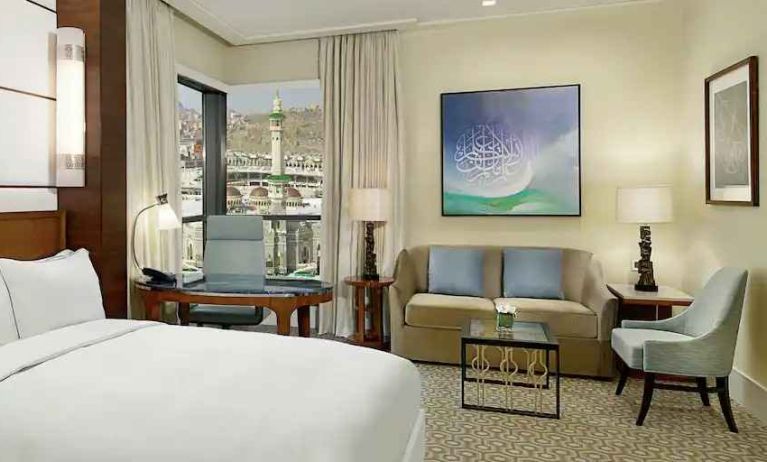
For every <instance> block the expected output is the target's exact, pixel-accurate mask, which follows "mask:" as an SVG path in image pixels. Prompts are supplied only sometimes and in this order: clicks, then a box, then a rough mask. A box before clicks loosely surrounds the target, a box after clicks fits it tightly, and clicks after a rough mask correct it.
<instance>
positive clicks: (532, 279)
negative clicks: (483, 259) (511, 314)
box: [503, 248, 564, 300]
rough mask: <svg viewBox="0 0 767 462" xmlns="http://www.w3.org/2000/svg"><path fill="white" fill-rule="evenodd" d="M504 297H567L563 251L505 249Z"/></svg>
mask: <svg viewBox="0 0 767 462" xmlns="http://www.w3.org/2000/svg"><path fill="white" fill-rule="evenodd" d="M503 296H504V297H505V298H512V297H524V298H547V299H559V300H561V299H562V298H564V297H563V294H562V250H561V249H517V248H508V249H504V250H503Z"/></svg>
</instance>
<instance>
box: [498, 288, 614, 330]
mask: <svg viewBox="0 0 767 462" xmlns="http://www.w3.org/2000/svg"><path fill="white" fill-rule="evenodd" d="M495 303H505V304H510V305H514V306H516V307H517V320H518V321H533V322H545V323H547V324H548V325H549V328H550V329H551V333H552V334H554V335H555V336H562V337H576V338H596V337H597V331H598V329H597V327H598V324H599V323H598V318H597V315H596V314H595V313H594V312H593V311H591V310H590V309H588V308H587V307H585V306H583V305H581V304H580V303H577V302H571V301H568V300H548V299H537V298H498V299H496V300H495Z"/></svg>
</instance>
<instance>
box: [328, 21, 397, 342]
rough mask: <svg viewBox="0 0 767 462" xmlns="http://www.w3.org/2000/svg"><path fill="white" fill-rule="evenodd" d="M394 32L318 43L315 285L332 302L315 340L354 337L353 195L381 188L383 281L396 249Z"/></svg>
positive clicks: (356, 259) (357, 263)
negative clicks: (332, 288)
mask: <svg viewBox="0 0 767 462" xmlns="http://www.w3.org/2000/svg"><path fill="white" fill-rule="evenodd" d="M398 45H399V36H398V33H397V32H393V31H392V32H377V33H368V34H352V35H342V36H335V37H326V38H323V39H321V40H320V57H319V61H320V79H321V81H322V88H323V92H324V111H325V120H324V124H325V158H324V164H323V170H324V176H325V178H324V190H323V210H322V232H323V236H322V247H321V252H322V258H321V268H320V269H321V277H322V279H323V280H326V281H329V282H333V283H334V284H335V285H336V296H335V300H334V301H333V302H331V303H328V304H326V306H323V307H322V308H321V309H320V310H319V320H320V326H319V327H320V332H321V333H333V334H335V335H340V336H346V335H349V334H351V333H352V332H353V330H354V312H353V299H352V293H351V291H350V290H349V288H348V287H347V286H346V285H345V284H344V282H343V279H344V277H346V276H350V275H355V274H357V273H359V272H360V271H359V269H360V268H361V266H362V254H363V252H361V249H362V234H361V232H362V226H361V224H359V223H355V222H352V221H351V220H350V219H349V215H348V200H349V190H350V189H351V188H365V187H379V188H387V189H388V190H389V191H390V193H391V202H392V214H391V220H390V221H389V222H387V223H386V224H384V225H382V226H379V227H378V228H377V229H376V232H375V237H376V253H377V255H378V262H379V265H380V268H379V271H381V274H391V272H392V271H393V268H394V261H395V258H396V254H397V252H398V251H399V249H400V248H401V246H402V206H401V203H402V184H403V183H402V175H401V169H402V166H403V165H404V161H403V158H402V156H403V150H402V142H403V133H402V128H403V127H402V115H401V108H400V106H401V101H400V94H401V92H400V82H399V78H400V77H399V64H398Z"/></svg>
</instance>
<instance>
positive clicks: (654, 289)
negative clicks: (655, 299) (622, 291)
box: [634, 283, 658, 292]
mask: <svg viewBox="0 0 767 462" xmlns="http://www.w3.org/2000/svg"><path fill="white" fill-rule="evenodd" d="M634 290H636V291H638V292H657V291H658V286H657V285H644V284H639V283H637V284H634Z"/></svg>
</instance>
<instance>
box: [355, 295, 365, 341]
mask: <svg viewBox="0 0 767 462" xmlns="http://www.w3.org/2000/svg"><path fill="white" fill-rule="evenodd" d="M354 299H355V305H356V308H357V333H356V335H357V341H359V342H364V341H365V288H364V287H355V288H354Z"/></svg>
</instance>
